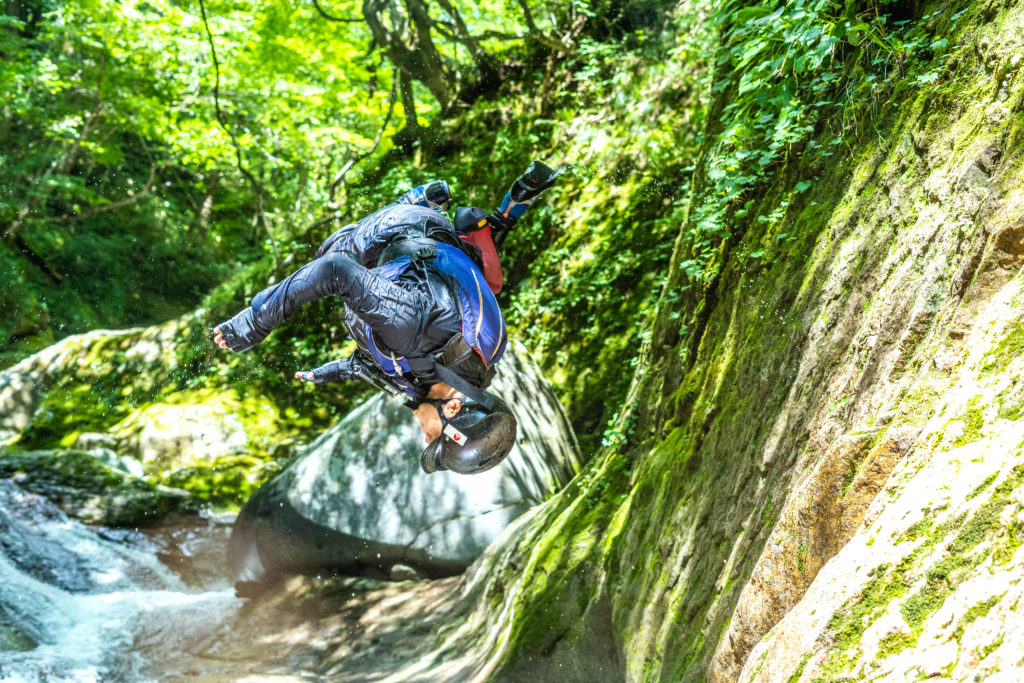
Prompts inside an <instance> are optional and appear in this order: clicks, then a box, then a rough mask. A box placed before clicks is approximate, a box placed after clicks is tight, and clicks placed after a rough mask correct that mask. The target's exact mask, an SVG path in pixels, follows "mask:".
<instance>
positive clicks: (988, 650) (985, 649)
mask: <svg viewBox="0 0 1024 683" xmlns="http://www.w3.org/2000/svg"><path fill="white" fill-rule="evenodd" d="M1005 635H1006V634H1005V633H1000V634H999V635H998V636H997V637H996V639H995V640H993V641H992V642H991V643H987V644H985V645H982V646H981V647H979V648H978V659H979V660H983V659H985V657H988V656H989V655H990V654H992V653H993V652H994V651H995V650H997V649H999V646H1000V645H1002V644H1003V638H1004V637H1005Z"/></svg>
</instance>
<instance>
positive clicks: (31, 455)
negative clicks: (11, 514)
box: [0, 449, 196, 526]
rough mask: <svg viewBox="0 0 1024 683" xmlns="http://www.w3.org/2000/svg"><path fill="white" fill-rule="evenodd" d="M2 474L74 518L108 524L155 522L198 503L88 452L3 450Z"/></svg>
mask: <svg viewBox="0 0 1024 683" xmlns="http://www.w3.org/2000/svg"><path fill="white" fill-rule="evenodd" d="M0 476H2V477H10V478H13V479H14V480H15V481H16V482H17V483H18V485H19V486H21V487H22V488H24V489H26V490H28V491H31V492H33V493H37V494H39V495H41V496H43V497H45V498H47V499H49V500H50V501H52V502H53V503H55V504H56V505H58V506H59V507H60V508H61V509H62V510H63V511H64V512H65V513H67V514H68V515H70V516H72V517H76V518H78V519H81V520H83V521H85V522H90V523H94V524H103V525H106V526H143V525H148V524H153V523H155V522H158V521H159V520H161V519H163V518H164V517H167V516H168V515H171V514H174V513H177V512H182V511H186V510H190V509H194V508H195V506H196V503H195V501H194V500H193V499H192V497H191V496H190V495H189V494H188V492H186V491H182V490H178V489H172V488H169V487H166V486H160V485H156V484H152V483H150V482H147V481H145V480H144V479H139V478H137V477H133V476H131V475H130V474H127V473H126V472H121V471H120V470H116V469H113V468H111V467H108V466H107V465H105V464H103V463H102V462H101V461H100V460H99V459H98V458H97V457H96V456H94V455H92V454H90V453H89V452H87V451H78V450H61V449H58V450H45V451H20V450H11V449H0Z"/></svg>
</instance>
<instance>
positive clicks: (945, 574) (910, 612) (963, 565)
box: [900, 555, 981, 630]
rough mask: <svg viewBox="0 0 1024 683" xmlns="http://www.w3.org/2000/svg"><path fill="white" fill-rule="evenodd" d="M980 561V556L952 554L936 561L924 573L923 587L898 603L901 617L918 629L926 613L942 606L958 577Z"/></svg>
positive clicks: (954, 586)
mask: <svg viewBox="0 0 1024 683" xmlns="http://www.w3.org/2000/svg"><path fill="white" fill-rule="evenodd" d="M980 561H981V558H970V557H964V556H961V555H954V556H951V557H945V558H943V559H942V560H940V561H939V562H937V563H936V564H935V565H934V566H932V567H931V568H930V569H929V570H928V572H927V574H926V575H925V585H924V587H923V588H922V589H921V590H920V591H918V592H917V593H915V594H914V595H912V596H911V597H910V598H908V599H907V600H906V601H905V602H903V604H901V605H900V613H901V614H902V615H903V619H904V620H905V621H906V622H907V623H908V624H909V625H910V627H911V628H913V629H915V630H919V629H920V628H921V626H922V625H923V624H924V620H925V619H926V618H927V617H928V615H930V614H931V613H932V612H934V611H935V610H937V609H938V608H939V607H942V604H943V603H944V602H945V601H946V598H947V597H948V596H949V594H950V593H952V592H953V589H954V588H956V585H957V583H958V579H959V577H960V576H962V575H963V574H964V573H965V572H966V570H967V569H970V568H972V567H974V566H975V565H977V564H978V563H979V562H980Z"/></svg>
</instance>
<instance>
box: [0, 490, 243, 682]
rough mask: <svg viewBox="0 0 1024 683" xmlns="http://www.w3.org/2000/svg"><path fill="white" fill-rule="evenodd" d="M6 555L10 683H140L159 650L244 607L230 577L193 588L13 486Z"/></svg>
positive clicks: (0, 622)
mask: <svg viewBox="0 0 1024 683" xmlns="http://www.w3.org/2000/svg"><path fill="white" fill-rule="evenodd" d="M0 550H2V551H3V552H2V553H0V680H3V681H26V682H28V681H43V680H45V681H48V682H49V681H76V682H79V681H106V680H136V679H138V678H140V677H141V673H140V671H141V670H142V668H143V667H144V666H145V663H146V660H147V658H148V656H149V655H151V654H153V651H154V649H157V650H158V649H161V648H163V649H167V648H176V647H180V646H181V643H182V641H183V640H187V639H189V638H191V637H195V636H197V635H198V636H201V635H202V634H196V633H195V629H196V628H201V626H200V625H202V624H208V623H209V621H210V619H209V616H210V615H214V614H217V613H232V612H234V611H236V610H237V609H238V608H239V607H240V605H241V600H239V599H237V598H235V596H234V593H233V591H232V590H231V588H230V586H229V585H228V581H227V579H226V578H224V579H223V581H222V582H221V584H220V585H219V586H214V587H213V588H214V590H209V589H203V588H192V587H190V586H188V585H186V584H185V583H184V582H183V581H182V579H181V578H179V577H178V576H177V575H175V574H174V573H173V572H171V571H170V570H169V569H167V568H166V567H165V566H164V565H162V564H161V563H160V561H159V560H158V559H157V557H156V555H155V554H154V552H152V550H153V548H151V547H150V548H145V547H142V548H140V547H135V546H133V545H131V544H126V543H124V542H118V541H115V540H111V539H108V538H103V537H102V536H101V535H100V534H98V533H97V531H96V530H94V529H92V528H89V527H87V526H85V525H84V524H81V523H79V522H77V521H74V520H71V519H69V518H68V517H66V516H65V515H64V514H63V513H61V512H60V511H59V510H58V509H57V508H55V507H54V506H52V505H50V504H49V503H47V502H45V501H44V500H43V499H41V498H39V497H38V496H33V495H31V494H27V493H25V492H24V491H22V490H21V489H19V488H18V487H17V486H16V485H15V484H13V483H11V482H8V481H0ZM203 615H205V616H206V618H203ZM154 633H158V634H161V636H160V637H159V638H154V637H153V634H154ZM170 633H174V634H177V635H176V636H175V637H168V634H170Z"/></svg>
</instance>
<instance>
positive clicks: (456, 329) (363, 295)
mask: <svg viewBox="0 0 1024 683" xmlns="http://www.w3.org/2000/svg"><path fill="white" fill-rule="evenodd" d="M557 175H558V172H556V171H554V170H552V169H551V168H548V167H547V166H545V165H544V164H542V163H540V162H538V161H534V162H533V163H531V164H530V167H529V168H528V169H527V170H526V172H525V173H524V174H523V175H522V176H520V177H519V178H518V179H517V180H516V181H515V183H513V185H512V187H511V189H510V190H509V191H508V193H507V194H506V195H505V199H504V200H503V201H502V203H501V206H500V208H499V209H498V212H497V213H496V214H488V213H487V212H485V211H483V210H482V209H478V208H472V207H459V208H458V209H457V210H456V211H455V220H454V223H453V222H452V221H450V220H449V219H448V218H447V217H446V215H445V213H444V212H445V211H447V210H448V206H449V204H450V202H451V195H450V192H449V189H448V184H447V183H445V182H444V181H439V180H435V181H433V182H430V183H428V184H426V185H422V186H420V187H417V188H414V189H413V190H410V191H409V192H407V193H405V194H404V195H402V196H401V197H399V199H398V200H397V201H396V202H395V203H394V204H390V205H388V206H386V207H384V208H383V209H380V210H379V211H377V212H376V213H373V214H371V215H369V216H366V217H365V218H363V219H361V220H359V221H358V222H356V223H353V224H351V225H346V226H345V227H343V228H341V229H340V230H338V231H337V232H335V233H334V234H333V235H331V237H330V238H328V239H327V241H326V242H324V243H323V244H322V245H321V246H320V248H319V249H318V250H317V258H316V259H315V260H314V261H311V262H310V263H308V264H306V265H305V266H303V267H302V268H300V269H298V270H297V271H295V272H294V273H292V274H291V275H289V276H288V277H287V278H285V279H284V280H282V281H281V282H279V283H277V284H275V285H272V286H270V287H268V288H266V289H264V290H263V291H262V292H260V293H259V294H257V295H256V296H255V297H254V298H253V300H252V306H250V307H248V308H246V309H244V310H242V311H241V312H240V313H238V315H236V316H235V317H233V318H231V319H230V320H228V321H225V322H222V323H221V324H220V325H218V326H217V327H216V328H215V329H214V335H215V336H214V341H215V342H216V344H217V345H218V346H219V347H221V348H224V349H231V350H232V351H246V350H248V349H250V348H252V347H253V346H255V345H256V344H258V343H259V342H261V341H263V339H264V338H266V336H267V335H268V334H270V331H271V330H272V329H274V328H275V327H277V326H278V325H281V324H282V323H284V322H285V321H286V320H288V318H289V317H291V315H292V313H294V312H295V310H296V309H297V308H298V307H299V306H301V305H302V304H304V303H307V302H309V301H313V300H315V299H319V298H321V297H325V296H336V297H338V298H339V299H341V300H342V302H343V303H344V305H345V325H346V327H348V330H349V333H350V334H351V336H352V338H353V339H355V341H356V344H357V346H358V350H357V351H356V352H355V353H354V354H353V355H352V356H351V357H349V358H345V359H341V360H336V361H333V362H330V363H327V364H326V365H323V366H321V367H319V368H316V369H315V370H309V371H300V372H297V373H295V377H296V379H300V380H303V381H306V382H314V383H317V384H323V383H326V382H335V381H340V380H346V379H355V378H360V379H365V380H367V381H370V382H371V383H373V384H375V385H376V386H377V387H378V388H381V389H383V390H385V391H388V392H389V393H392V394H397V393H404V394H406V395H407V396H408V399H409V400H408V401H406V405H407V406H408V407H409V408H411V409H412V410H413V411H414V413H415V415H416V418H417V419H418V420H419V423H420V426H421V428H422V429H423V434H424V436H425V437H426V440H427V443H428V446H427V448H426V450H424V451H423V454H422V456H421V458H420V464H421V465H422V467H423V469H424V471H426V472H427V473H428V474H429V473H431V472H436V471H438V470H451V471H453V472H459V473H462V474H474V473H476V472H482V471H484V470H487V469H490V468H491V467H493V466H495V465H496V464H498V463H499V462H501V460H502V459H504V458H505V456H506V455H508V452H509V451H510V450H511V449H512V446H513V445H514V443H515V437H516V428H517V423H516V419H515V416H514V415H513V414H512V411H511V410H510V409H509V407H508V405H507V404H505V402H504V401H502V400H501V399H500V398H498V397H497V396H495V395H494V394H492V393H490V392H488V391H486V387H487V386H488V384H490V381H491V379H492V378H493V377H494V374H495V370H496V368H495V364H496V363H497V362H498V360H499V359H500V358H501V355H502V353H503V352H504V350H505V344H506V341H507V338H506V331H505V321H504V319H503V318H502V315H501V310H500V309H499V308H498V303H497V301H496V299H495V298H494V294H495V293H497V292H498V291H499V290H500V289H501V282H502V274H501V266H500V263H499V261H498V255H497V251H496V249H495V246H494V238H495V237H496V236H498V235H502V234H504V233H505V232H507V231H508V230H510V229H511V228H512V227H513V226H514V225H515V223H516V221H517V220H518V219H519V218H521V217H522V215H523V214H524V213H525V212H526V210H527V209H528V208H529V207H530V205H531V204H532V203H533V202H534V200H536V199H537V197H538V196H540V194H541V193H542V192H544V191H545V190H546V189H548V188H549V187H551V185H552V184H553V183H554V181H555V178H556V177H557Z"/></svg>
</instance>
